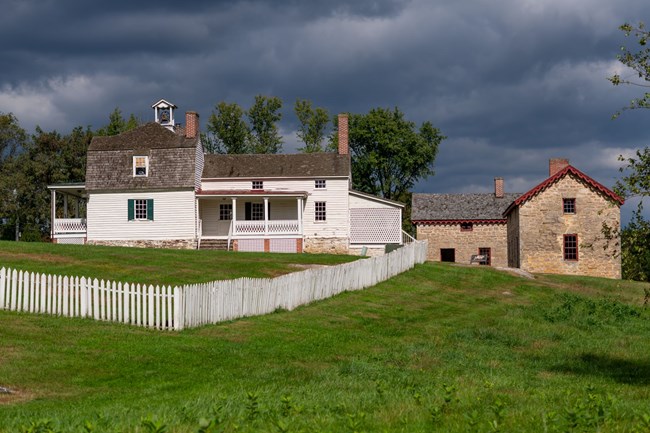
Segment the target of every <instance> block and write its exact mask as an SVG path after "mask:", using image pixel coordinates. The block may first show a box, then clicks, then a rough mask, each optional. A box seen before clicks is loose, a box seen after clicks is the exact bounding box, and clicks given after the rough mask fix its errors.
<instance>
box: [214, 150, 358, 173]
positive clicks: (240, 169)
mask: <svg viewBox="0 0 650 433" xmlns="http://www.w3.org/2000/svg"><path fill="white" fill-rule="evenodd" d="M349 175H350V157H349V156H348V155H339V154H337V153H305V154H272V155H205V167H204V169H203V178H204V179H212V178H237V177H243V178H255V177H257V178H264V177H314V176H342V177H346V176H349Z"/></svg>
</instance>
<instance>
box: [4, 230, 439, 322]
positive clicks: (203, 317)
mask: <svg viewBox="0 0 650 433" xmlns="http://www.w3.org/2000/svg"><path fill="white" fill-rule="evenodd" d="M426 256H427V244H426V242H412V243H411V244H408V245H406V246H404V247H402V248H399V249H397V250H395V251H392V252H390V253H388V254H385V255H383V256H380V257H372V258H368V259H364V260H357V261H355V262H351V263H345V264H342V265H338V266H329V267H322V268H317V269H308V270H305V271H302V272H294V273H291V274H287V275H282V276H280V277H277V278H238V279H236V280H225V281H214V282H210V283H202V284H192V285H186V286H183V287H173V288H172V287H169V286H153V285H149V286H147V285H140V284H129V283H121V282H115V281H104V280H98V279H92V280H91V279H89V278H84V277H81V278H80V277H68V276H60V275H43V274H34V273H30V272H24V271H20V270H16V269H7V268H2V269H0V309H5V310H12V311H24V312H32V313H36V312H38V313H44V314H54V315H59V316H67V317H85V318H92V319H95V320H105V321H111V322H120V323H125V324H130V325H135V326H143V327H148V328H156V329H175V330H181V329H184V328H192V327H196V326H201V325H206V324H210V323H219V322H223V321H226V320H232V319H236V318H240V317H248V316H256V315H261V314H268V313H271V312H273V311H275V310H277V309H278V308H283V309H285V310H293V309H294V308H296V307H298V306H300V305H305V304H308V303H310V302H313V301H317V300H321V299H326V298H329V297H332V296H334V295H337V294H339V293H341V292H344V291H351V290H361V289H364V288H367V287H370V286H373V285H375V284H377V283H379V282H381V281H384V280H387V279H388V278H391V277H393V276H395V275H397V274H399V273H401V272H404V271H406V270H408V269H410V268H412V267H413V266H415V265H416V264H418V263H424V261H425V260H426Z"/></svg>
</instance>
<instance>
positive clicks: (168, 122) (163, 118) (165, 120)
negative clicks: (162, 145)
mask: <svg viewBox="0 0 650 433" xmlns="http://www.w3.org/2000/svg"><path fill="white" fill-rule="evenodd" d="M151 108H153V111H154V114H155V119H156V123H160V124H161V125H162V126H164V127H165V128H167V129H169V130H170V131H173V130H174V125H175V123H174V110H175V109H176V108H178V107H177V106H175V105H174V104H172V103H171V102H167V101H165V100H164V99H161V100H160V101H158V102H156V103H155V104H153V105H152V106H151Z"/></svg>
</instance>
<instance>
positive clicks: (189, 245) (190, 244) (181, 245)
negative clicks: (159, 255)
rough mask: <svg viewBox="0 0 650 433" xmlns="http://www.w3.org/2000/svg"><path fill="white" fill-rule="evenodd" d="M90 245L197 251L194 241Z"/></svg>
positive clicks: (175, 240) (111, 242)
mask: <svg viewBox="0 0 650 433" xmlns="http://www.w3.org/2000/svg"><path fill="white" fill-rule="evenodd" d="M88 245H105V246H110V247H137V248H170V249H177V250H193V249H196V241H195V240H193V239H174V240H137V241H134V240H129V241H124V240H123V241H119V240H114V241H88Z"/></svg>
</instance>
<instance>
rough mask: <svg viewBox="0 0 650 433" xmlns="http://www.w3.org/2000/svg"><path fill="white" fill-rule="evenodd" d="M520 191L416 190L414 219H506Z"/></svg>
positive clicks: (412, 216) (412, 214) (412, 215)
mask: <svg viewBox="0 0 650 433" xmlns="http://www.w3.org/2000/svg"><path fill="white" fill-rule="evenodd" d="M519 196H521V194H520V193H506V194H504V197H503V198H497V197H495V196H494V194H493V193H489V194H488V193H486V194H413V199H412V206H413V207H412V211H411V220H412V221H448V220H502V219H505V218H504V217H503V212H504V211H505V210H506V209H507V208H508V206H509V205H510V204H511V203H512V202H513V201H514V200H516V199H517V198H519Z"/></svg>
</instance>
